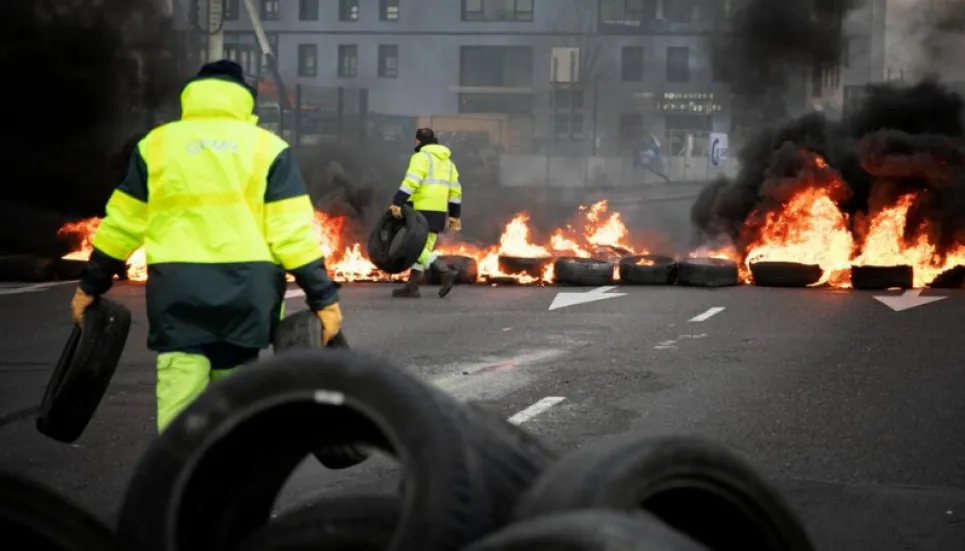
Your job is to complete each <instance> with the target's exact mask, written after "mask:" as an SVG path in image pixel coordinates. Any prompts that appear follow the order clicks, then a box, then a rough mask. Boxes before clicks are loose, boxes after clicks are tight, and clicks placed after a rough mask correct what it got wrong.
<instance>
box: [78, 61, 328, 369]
mask: <svg viewBox="0 0 965 551" xmlns="http://www.w3.org/2000/svg"><path fill="white" fill-rule="evenodd" d="M181 107H182V116H181V120H179V121H176V122H172V123H169V124H166V125H163V126H160V127H158V128H155V129H154V130H153V131H151V132H150V133H149V134H148V135H147V136H146V137H145V138H144V139H143V140H141V141H140V143H138V145H137V147H136V148H135V150H134V153H133V154H132V156H131V161H130V167H129V170H128V173H127V176H126V177H125V179H124V180H123V182H122V183H121V184H120V186H119V187H118V188H117V189H116V190H115V191H114V193H113V195H112V196H111V198H110V201H109V202H108V203H107V208H106V210H107V216H106V217H105V218H104V220H103V221H102V222H101V225H100V228H99V229H98V231H97V234H96V235H95V236H94V241H93V245H94V253H93V254H92V255H91V259H90V262H89V263H88V266H87V269H86V270H85V271H84V274H83V276H82V278H81V283H80V286H81V289H83V290H84V291H85V292H87V293H88V294H92V295H95V296H96V295H100V294H102V293H105V292H106V291H107V290H108V289H109V288H110V286H111V278H112V274H113V273H116V272H117V270H118V269H119V268H122V267H123V263H124V262H125V261H126V260H127V259H128V258H129V257H130V256H131V254H132V253H134V251H135V250H137V249H138V248H139V247H140V246H141V245H142V243H143V245H144V247H145V253H146V256H147V264H148V283H147V307H148V321H149V322H150V332H149V336H148V347H149V348H151V349H152V350H157V351H160V352H166V351H176V350H181V349H185V348H189V347H195V346H199V345H205V344H211V343H216V342H223V343H230V344H234V345H236V346H243V347H251V348H265V347H267V346H268V345H269V344H270V341H271V334H272V331H273V329H274V327H275V325H276V324H277V321H278V318H279V314H280V308H281V303H282V300H283V297H284V293H285V279H284V271H285V270H287V271H288V272H291V273H292V274H293V275H294V276H295V279H296V281H297V282H298V284H299V285H300V286H301V287H302V289H304V290H305V294H306V297H307V301H308V304H309V307H310V308H311V309H313V310H319V309H321V308H323V307H324V306H327V305H330V304H332V303H334V302H336V301H337V300H338V296H337V293H336V290H335V286H334V285H333V283H332V281H331V280H330V279H329V277H328V274H327V273H326V271H325V266H324V259H323V258H322V253H321V247H320V243H319V240H318V237H317V234H316V232H315V230H314V228H313V219H314V210H313V208H312V204H311V200H310V199H309V197H308V195H307V193H306V189H305V184H304V183H303V181H302V179H301V176H300V174H299V170H298V167H297V166H296V164H295V161H294V158H293V157H292V155H291V152H290V150H289V148H288V144H286V143H285V142H284V140H282V139H281V138H279V137H277V136H276V135H274V134H272V133H270V132H268V131H267V130H264V129H262V128H259V127H258V126H257V125H256V123H257V118H256V117H254V116H253V115H252V110H253V107H254V96H253V95H252V93H251V92H250V91H248V90H247V89H246V88H245V87H244V86H243V84H242V83H236V82H234V81H232V80H230V79H227V78H222V77H212V76H208V77H200V78H199V79H197V80H195V81H193V82H189V83H188V85H187V86H186V87H185V88H184V90H183V92H182V94H181Z"/></svg>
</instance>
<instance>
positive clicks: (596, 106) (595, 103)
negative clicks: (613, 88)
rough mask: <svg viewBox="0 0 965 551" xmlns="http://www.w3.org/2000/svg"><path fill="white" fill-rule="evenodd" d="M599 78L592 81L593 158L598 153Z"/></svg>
mask: <svg viewBox="0 0 965 551" xmlns="http://www.w3.org/2000/svg"><path fill="white" fill-rule="evenodd" d="M599 98H600V77H595V78H594V79H593V115H592V116H593V156H594V157H596V156H597V154H598V153H599V148H598V147H597V141H598V137H597V129H598V126H597V125H598V120H599V119H598V117H599V107H600V101H599Z"/></svg>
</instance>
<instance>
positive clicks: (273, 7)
mask: <svg viewBox="0 0 965 551" xmlns="http://www.w3.org/2000/svg"><path fill="white" fill-rule="evenodd" d="M261 20H262V21H278V0H261Z"/></svg>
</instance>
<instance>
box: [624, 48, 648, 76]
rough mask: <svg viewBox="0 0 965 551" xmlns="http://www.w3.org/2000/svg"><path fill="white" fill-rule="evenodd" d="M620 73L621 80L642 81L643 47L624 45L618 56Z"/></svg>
mask: <svg viewBox="0 0 965 551" xmlns="http://www.w3.org/2000/svg"><path fill="white" fill-rule="evenodd" d="M620 74H621V77H622V79H623V82H642V81H643V48H642V47H640V46H625V47H624V48H623V53H622V56H621V58H620Z"/></svg>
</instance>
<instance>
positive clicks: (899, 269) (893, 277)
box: [851, 266, 915, 291]
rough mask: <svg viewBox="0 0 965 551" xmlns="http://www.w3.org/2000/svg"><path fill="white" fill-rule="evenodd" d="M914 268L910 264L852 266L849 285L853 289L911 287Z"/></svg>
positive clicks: (913, 281) (877, 289)
mask: <svg viewBox="0 0 965 551" xmlns="http://www.w3.org/2000/svg"><path fill="white" fill-rule="evenodd" d="M914 284H915V270H914V269H913V268H912V267H911V266H852V267H851V285H852V286H853V287H854V288H855V289H862V290H869V291H881V290H884V289H894V288H897V289H911V288H912V287H914Z"/></svg>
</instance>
